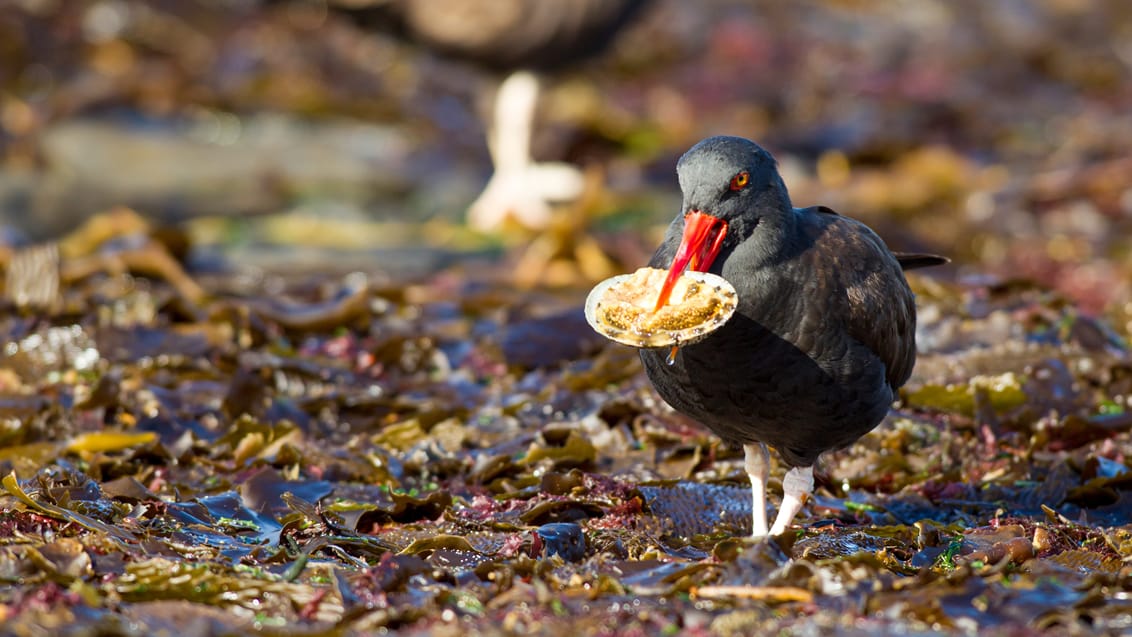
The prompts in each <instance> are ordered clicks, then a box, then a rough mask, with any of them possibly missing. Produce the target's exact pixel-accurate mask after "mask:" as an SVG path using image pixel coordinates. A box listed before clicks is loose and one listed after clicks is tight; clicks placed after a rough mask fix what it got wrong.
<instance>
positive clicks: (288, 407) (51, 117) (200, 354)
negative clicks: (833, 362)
mask: <svg viewBox="0 0 1132 637" xmlns="http://www.w3.org/2000/svg"><path fill="white" fill-rule="evenodd" d="M750 4H752V3H747V2H738V1H736V2H728V1H725V0H714V1H712V2H707V3H701V4H694V5H693V4H685V3H676V2H659V3H657V6H655V7H653V8H652V9H651V10H650V11H648V12H647V13H646V14H645V15H644V16H643V17H642V18H641V19H640V20H639V21H638V22H636V23H635V24H634V25H633V26H632V27H631V28H629V29H628V30H627V31H626V32H625V33H624V34H623V37H621V38H620V39H619V40H618V42H617V43H616V45H615V47H614V48H613V49H612V50H611V51H610V53H609V54H608V55H607V56H605V57H603V58H602V59H600V60H596V61H593V62H590V63H587V64H586V65H585V66H583V67H582V68H580V69H575V70H572V71H567V72H563V73H559V74H556V75H554V76H552V77H551V78H549V79H548V80H547V81H546V84H545V86H546V90H547V95H546V99H545V101H544V103H543V104H542V106H541V110H540V122H541V125H540V127H539V129H538V132H537V135H536V147H535V150H536V154H538V155H539V156H540V157H547V158H556V159H563V158H565V159H568V160H571V161H575V162H578V163H579V164H580V165H582V166H584V167H585V168H586V170H587V176H588V179H589V183H588V185H587V192H586V193H585V195H584V196H583V199H582V200H581V201H580V202H578V203H577V204H575V205H572V206H568V207H565V208H563V209H562V210H561V211H559V215H558V217H556V219H555V221H554V222H553V223H552V224H551V226H550V227H549V228H546V229H542V230H539V231H529V230H522V229H519V228H515V227H508V228H504V229H502V230H500V231H499V232H496V233H483V232H477V231H473V230H471V229H469V228H468V227H467V226H466V225H465V224H464V217H463V214H464V208H465V207H466V206H467V205H468V203H469V202H470V201H471V200H472V199H473V198H474V197H475V196H476V194H477V192H478V190H479V189H480V188H481V187H482V185H483V183H484V181H485V180H486V179H487V177H488V175H489V172H490V165H489V163H488V156H487V152H486V149H485V148H484V146H483V144H484V142H483V137H482V135H483V133H482V124H481V123H480V121H481V120H480V117H479V113H480V112H481V111H482V110H483V108H484V104H483V101H484V98H483V92H484V91H485V90H488V89H490V88H491V87H492V86H493V82H494V79H493V78H494V76H492V75H491V74H490V73H487V72H485V71H482V70H480V69H476V68H474V67H469V66H467V65H464V64H461V63H459V62H454V61H451V60H447V59H443V58H439V57H436V56H434V55H432V54H430V53H428V52H426V51H422V50H420V49H419V48H416V47H413V46H409V45H406V44H404V43H402V42H400V41H398V40H396V39H393V38H391V37H389V36H386V35H382V34H376V35H375V34H372V33H363V32H361V31H359V30H357V29H356V28H354V27H353V26H351V25H350V24H348V23H346V22H345V21H343V20H339V19H336V18H335V17H334V16H333V15H327V14H325V13H324V12H319V11H317V10H312V9H310V8H307V9H296V8H290V9H287V8H278V7H277V8H265V7H261V6H258V4H257V3H255V2H223V1H220V0H212V1H207V2H206V1H202V2H197V3H174V2H157V1H155V2H129V1H121V2H88V1H83V2H73V3H71V2H66V3H57V2H50V1H46V2H45V1H35V0H23V1H16V2H14V3H8V6H5V7H4V10H3V12H2V13H0V83H2V84H0V221H2V223H3V226H4V236H3V237H2V245H0V263H2V264H3V265H4V270H5V276H6V278H5V287H4V290H5V291H4V298H3V304H4V307H5V311H4V313H3V315H2V316H3V318H2V319H0V330H2V333H3V336H4V350H3V352H2V353H0V477H2V478H3V482H2V488H0V626H2V628H0V632H3V633H5V634H15V635H47V634H73V635H82V634H101V633H108V634H118V633H122V634H136V635H150V634H182V635H198V634H199V635H211V634H243V633H248V632H252V631H259V632H263V633H266V634H309V635H322V634H335V635H336V634H344V635H345V634H372V633H377V632H382V631H388V632H400V633H404V634H421V635H424V634H439V635H445V634H453V635H455V634H487V635H495V634H520V633H521V634H527V633H540V634H639V635H655V634H666V635H683V634H687V635H701V634H703V635H707V634H719V635H740V634H777V633H783V634H792V633H800V634H833V635H859V634H937V633H944V634H951V633H954V634H980V635H982V634H990V635H995V634H999V635H1023V634H1037V633H1043V632H1050V633H1056V634H1126V633H1127V632H1128V631H1129V630H1132V619H1130V618H1132V608H1130V607H1129V606H1130V603H1129V599H1130V598H1129V595H1130V593H1132V567H1129V565H1128V560H1130V559H1132V502H1125V497H1126V495H1127V494H1128V493H1129V492H1130V491H1132V472H1130V471H1129V453H1130V451H1132V433H1130V431H1132V403H1130V402H1129V400H1130V399H1129V396H1130V395H1132V357H1130V355H1129V350H1128V339H1129V336H1130V334H1132V294H1130V286H1132V284H1130V281H1132V252H1130V249H1129V248H1130V243H1132V155H1130V153H1129V149H1130V148H1132V79H1130V78H1132V7H1130V6H1128V5H1127V4H1126V3H1123V2H1119V1H1117V0H1112V1H1110V2H1102V1H1095V2H1088V1H1084V0H1078V1H1072V0H1042V1H1039V2H1032V3H1008V2H1003V3H983V2H975V1H969V2H966V1H965V2H946V3H945V2H938V3H934V2H923V3H902V4H899V5H892V4H890V3H887V2H879V1H876V2H874V1H870V0H857V1H838V0H822V1H813V2H799V3H790V4H789V5H779V4H776V3H767V4H768V5H773V6H767V7H754V8H752V7H751V6H749V5H750ZM894 7H895V8H894ZM713 134H739V135H743V136H746V137H749V138H752V139H755V140H757V141H759V142H760V143H762V144H764V145H765V146H767V147H768V148H770V149H771V150H772V151H773V152H774V153H775V154H776V156H777V157H778V158H779V161H780V162H781V168H782V172H783V176H784V178H785V180H786V182H787V184H788V185H789V187H790V190H791V193H792V196H793V197H794V200H795V203H796V204H797V205H812V204H818V203H822V204H825V205H828V206H830V207H832V208H835V209H837V210H839V211H841V212H844V213H845V214H849V215H851V216H854V217H856V218H859V219H862V220H863V221H865V222H867V223H869V224H870V225H871V226H873V227H874V228H876V229H877V230H878V232H880V233H881V235H882V236H884V237H885V238H886V239H887V240H888V241H889V243H890V245H891V246H892V247H893V248H896V249H903V250H915V251H933V252H938V253H941V254H946V255H948V256H950V257H951V258H952V260H953V263H952V264H951V265H949V266H947V267H945V268H939V269H937V270H936V271H921V272H922V274H921V272H917V273H913V274H912V275H911V276H910V280H911V282H912V284H913V287H914V289H915V290H916V292H917V295H918V302H919V318H920V329H919V334H918V342H919V347H920V356H919V360H918V363H917V366H916V371H915V373H914V375H913V377H912V380H911V381H910V382H909V383H908V384H907V386H906V387H905V388H904V389H903V390H902V391H901V398H900V401H899V402H898V403H897V404H896V405H894V408H893V410H892V413H891V415H890V417H889V418H888V419H887V420H886V421H885V423H884V424H882V425H881V426H880V427H879V428H878V429H876V430H875V431H874V432H872V433H870V434H869V435H867V436H866V437H864V438H863V439H861V440H860V441H859V442H858V443H857V444H855V445H854V446H853V447H851V448H849V449H846V450H842V451H839V452H835V453H832V454H829V455H828V456H827V457H825V458H824V459H823V460H822V461H821V463H819V467H818V470H817V474H818V489H817V492H816V497H815V498H814V499H813V500H811V501H810V502H809V503H808V504H807V505H806V506H805V507H804V509H803V512H802V514H801V515H800V516H799V518H798V522H799V524H798V525H797V526H796V528H795V530H793V531H792V532H790V533H788V534H787V535H785V536H783V537H780V538H777V539H775V540H774V541H771V542H769V543H756V542H752V541H750V540H748V539H747V538H746V535H748V534H749V532H750V528H749V525H750V515H749V512H750V490H749V487H748V486H747V478H746V475H745V473H744V471H743V463H742V453H741V451H740V450H736V449H732V448H729V447H727V446H725V445H723V444H721V443H720V442H719V441H718V440H717V439H716V438H714V437H713V436H711V435H710V434H708V433H707V432H706V431H705V430H703V429H701V428H699V427H698V426H697V425H696V424H695V423H694V422H692V421H690V420H688V419H686V418H684V417H682V416H680V415H679V414H676V413H674V412H673V411H672V410H671V409H669V408H667V407H666V406H665V405H664V404H663V403H662V402H661V401H660V400H659V398H657V397H656V395H655V393H654V392H653V390H652V388H651V387H650V385H649V384H648V381H647V379H646V378H645V377H644V376H643V373H642V371H641V369H640V365H639V362H638V359H637V356H636V352H634V351H633V350H631V349H629V348H626V347H623V346H620V345H616V344H613V343H610V342H608V341H606V340H605V339H604V338H602V337H601V336H599V335H597V334H596V333H594V332H593V331H592V330H590V328H589V327H588V326H587V325H586V323H585V320H584V318H583V316H582V313H581V304H582V300H583V299H584V298H585V294H586V292H588V290H589V289H590V287H591V286H592V284H593V283H594V282H595V281H597V280H599V279H601V278H603V277H605V276H609V275H611V274H614V273H618V272H622V271H631V270H633V269H635V268H636V267H637V266H639V265H641V264H642V263H643V262H644V261H645V260H647V258H648V255H649V254H650V252H651V249H652V247H653V246H655V245H656V243H657V242H658V240H659V237H660V232H661V230H662V228H663V226H664V224H665V223H667V221H668V220H669V219H670V218H671V217H672V215H673V214H675V212H676V210H677V208H678V205H679V190H678V188H677V185H676V183H675V175H674V166H675V161H676V159H677V158H678V157H679V155H680V154H681V153H682V152H683V151H684V150H685V149H686V148H687V147H688V146H690V145H691V144H692V143H694V142H695V141H697V140H699V139H700V138H702V137H705V136H708V135H713ZM781 475H782V470H781V467H775V470H774V471H773V472H772V481H771V482H772V484H771V501H772V504H777V498H778V497H779V495H780V493H781V485H780V484H779V483H778V482H777V480H779V479H780V478H781Z"/></svg>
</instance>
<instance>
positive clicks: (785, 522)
mask: <svg viewBox="0 0 1132 637" xmlns="http://www.w3.org/2000/svg"><path fill="white" fill-rule="evenodd" d="M782 492H783V494H782V505H781V506H779V507H778V516H777V517H775V518H774V526H772V527H771V528H770V534H771V535H782V534H783V533H785V532H786V527H788V526H790V524H791V523H792V522H793V521H794V516H796V515H798V512H799V511H801V510H802V503H803V502H805V500H806V498H807V497H809V496H810V494H812V493H813V492H814V468H813V467H794V468H793V469H791V470H789V471H787V472H786V476H785V477H783V478H782Z"/></svg>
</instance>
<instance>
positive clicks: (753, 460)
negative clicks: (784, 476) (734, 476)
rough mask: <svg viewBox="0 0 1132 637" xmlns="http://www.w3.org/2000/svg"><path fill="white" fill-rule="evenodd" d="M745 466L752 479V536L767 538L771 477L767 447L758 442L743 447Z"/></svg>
mask: <svg viewBox="0 0 1132 637" xmlns="http://www.w3.org/2000/svg"><path fill="white" fill-rule="evenodd" d="M743 452H744V453H745V454H746V462H744V465H745V466H746V469H747V476H748V477H750V479H751V535H752V536H753V537H766V480H767V478H768V477H769V476H770V454H769V453H768V452H767V450H766V445H764V444H763V443H761V442H757V443H755V444H753V445H743Z"/></svg>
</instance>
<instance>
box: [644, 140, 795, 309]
mask: <svg viewBox="0 0 1132 637" xmlns="http://www.w3.org/2000/svg"><path fill="white" fill-rule="evenodd" d="M676 174H677V176H678V177H679V179H680V189H681V190H682V191H683V192H684V204H683V207H682V214H683V216H684V230H683V239H682V241H681V242H680V247H679V248H678V249H677V251H676V257H675V258H674V259H673V261H672V268H671V270H670V271H669V273H668V279H667V280H666V281H665V284H664V286H663V287H662V288H661V294H660V297H659V298H658V299H657V307H658V308H659V307H660V306H662V305H663V304H664V303H666V302H667V301H668V296H669V292H670V291H671V289H672V287H673V286H674V285H675V283H676V280H677V279H679V277H680V275H681V274H682V273H683V272H684V270H685V269H686V268H690V269H692V270H701V271H706V270H707V269H708V268H710V267H711V264H712V262H713V261H715V258H716V257H717V256H718V255H719V253H720V252H721V251H723V250H724V249H725V248H727V247H728V246H730V247H732V248H733V247H734V246H736V245H737V244H738V243H740V242H742V241H745V240H747V239H748V238H750V237H751V235H752V234H753V233H754V232H755V231H756V229H758V228H759V227H760V226H763V227H764V228H765V230H771V229H773V228H777V229H779V230H781V229H784V228H785V226H786V225H787V223H788V221H789V219H790V218H791V216H792V215H793V206H792V205H791V204H790V196H789V195H788V194H787V192H786V186H785V184H783V183H782V177H781V176H779V174H778V167H777V163H776V162H775V161H774V157H772V156H771V154H770V153H768V152H767V151H766V150H764V149H763V148H762V147H761V146H759V145H758V144H756V143H754V142H752V141H750V140H747V139H743V138H742V137H709V138H707V139H705V140H703V141H701V142H700V143H698V144H696V145H695V146H693V147H692V148H691V149H689V150H688V152H686V153H684V156H683V157H681V158H680V161H679V162H678V163H677V164H676Z"/></svg>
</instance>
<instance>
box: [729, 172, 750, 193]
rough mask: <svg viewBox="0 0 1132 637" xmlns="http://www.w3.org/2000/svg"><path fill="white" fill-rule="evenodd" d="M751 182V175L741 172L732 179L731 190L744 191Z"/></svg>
mask: <svg viewBox="0 0 1132 637" xmlns="http://www.w3.org/2000/svg"><path fill="white" fill-rule="evenodd" d="M750 181H751V173H749V172H747V171H745V170H744V171H743V172H741V173H739V174H738V175H735V176H734V177H732V178H731V189H732V190H742V189H744V188H746V187H747V184H748V183H749V182H750Z"/></svg>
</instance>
